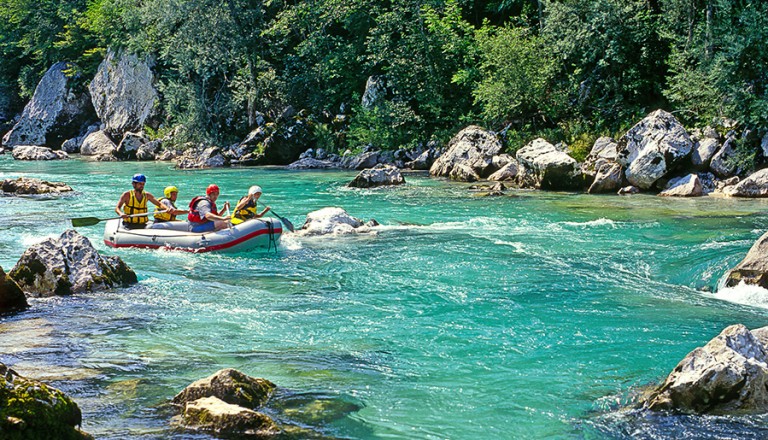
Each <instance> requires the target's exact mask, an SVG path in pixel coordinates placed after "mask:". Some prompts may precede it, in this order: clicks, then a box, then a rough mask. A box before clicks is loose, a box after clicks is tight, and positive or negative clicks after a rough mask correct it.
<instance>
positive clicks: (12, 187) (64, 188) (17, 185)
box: [0, 177, 72, 194]
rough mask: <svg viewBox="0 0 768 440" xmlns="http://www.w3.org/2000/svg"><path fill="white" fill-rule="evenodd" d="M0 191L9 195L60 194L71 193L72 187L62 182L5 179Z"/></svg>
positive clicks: (28, 178)
mask: <svg viewBox="0 0 768 440" xmlns="http://www.w3.org/2000/svg"><path fill="white" fill-rule="evenodd" d="M0 189H2V190H3V192H5V193H10V194H61V193H63V192H71V191H72V187H70V186H69V185H67V184H66V183H64V182H48V181H45V180H41V179H35V178H30V177H19V178H17V179H5V180H3V182H2V183H1V184H0Z"/></svg>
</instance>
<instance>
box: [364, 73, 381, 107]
mask: <svg viewBox="0 0 768 440" xmlns="http://www.w3.org/2000/svg"><path fill="white" fill-rule="evenodd" d="M386 96H387V78H386V76H384V75H373V76H369V77H368V81H366V82H365V92H363V99H362V100H361V103H360V104H361V105H362V106H363V108H364V109H372V108H373V107H375V106H376V105H378V104H379V103H380V102H381V101H383V100H384V98H386Z"/></svg>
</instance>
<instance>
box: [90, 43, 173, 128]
mask: <svg viewBox="0 0 768 440" xmlns="http://www.w3.org/2000/svg"><path fill="white" fill-rule="evenodd" d="M153 82H154V76H153V74H152V70H151V69H150V65H149V63H148V62H147V61H145V60H140V59H139V58H138V57H137V56H136V55H134V54H128V53H125V52H115V51H114V50H112V49H109V50H108V51H107V57H106V58H105V59H104V61H102V63H101V64H100V65H99V70H98V71H97V72H96V76H95V77H94V78H93V81H91V84H90V85H89V87H88V89H89V90H90V92H91V100H92V102H93V107H94V108H95V109H96V114H97V115H98V116H99V118H100V119H101V121H102V122H103V123H104V131H106V132H107V133H109V134H110V135H111V136H113V137H114V138H115V139H121V138H122V136H123V134H124V133H125V132H128V131H139V130H141V129H142V128H143V127H144V123H145V122H146V120H147V119H148V118H149V116H150V115H151V113H152V108H153V107H154V105H155V101H156V100H157V99H158V94H157V91H156V90H155V88H154V85H153Z"/></svg>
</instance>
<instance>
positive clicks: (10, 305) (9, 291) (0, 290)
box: [0, 267, 29, 313]
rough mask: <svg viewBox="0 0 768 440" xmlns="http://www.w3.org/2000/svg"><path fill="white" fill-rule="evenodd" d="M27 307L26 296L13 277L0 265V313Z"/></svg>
mask: <svg viewBox="0 0 768 440" xmlns="http://www.w3.org/2000/svg"><path fill="white" fill-rule="evenodd" d="M27 307H29V304H28V303H27V297H26V296H25V295H24V292H22V290H21V288H20V287H19V285H18V284H17V283H16V281H14V280H13V278H10V277H9V276H8V275H6V274H5V271H4V270H3V268H2V267H0V313H5V312H13V311H16V310H23V309H26V308H27Z"/></svg>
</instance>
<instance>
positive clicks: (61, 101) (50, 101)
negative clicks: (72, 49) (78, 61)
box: [3, 62, 94, 148]
mask: <svg viewBox="0 0 768 440" xmlns="http://www.w3.org/2000/svg"><path fill="white" fill-rule="evenodd" d="M70 67H72V66H71V65H70V64H68V63H65V62H59V63H56V64H54V65H53V66H51V68H50V69H48V71H47V72H46V73H45V75H43V78H42V79H41V80H40V83H39V84H38V85H37V88H35V93H34V95H32V99H31V100H30V101H29V103H27V105H26V106H25V107H24V112H23V113H22V115H21V119H19V121H18V122H17V123H16V125H14V126H13V129H12V130H11V131H9V132H8V133H6V134H5V136H4V137H3V146H6V147H10V148H14V147H16V146H18V145H35V146H48V147H52V148H58V147H60V146H61V144H62V143H63V142H64V141H65V140H66V139H69V138H71V137H75V136H76V135H77V134H78V133H79V132H80V130H81V129H82V128H83V126H84V125H85V124H86V122H88V121H89V120H93V117H94V116H93V108H92V107H91V104H90V98H89V97H88V94H87V93H79V94H77V93H75V92H74V91H73V90H72V88H71V87H72V84H71V82H72V78H68V77H67V75H66V74H65V73H64V71H65V70H67V69H69V68H70Z"/></svg>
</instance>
